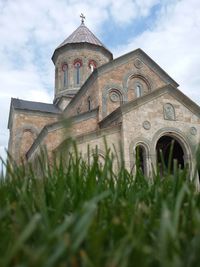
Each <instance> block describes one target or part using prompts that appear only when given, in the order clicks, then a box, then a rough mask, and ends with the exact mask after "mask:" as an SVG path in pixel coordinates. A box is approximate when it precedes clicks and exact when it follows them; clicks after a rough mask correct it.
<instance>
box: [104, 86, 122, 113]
mask: <svg viewBox="0 0 200 267" xmlns="http://www.w3.org/2000/svg"><path fill="white" fill-rule="evenodd" d="M123 102H124V94H123V91H122V89H121V87H120V86H119V85H111V86H110V85H109V86H106V87H105V88H104V90H103V96H102V115H103V117H106V116H107V115H108V114H110V113H111V112H112V111H114V110H115V109H117V108H118V107H119V106H120V105H121V104H123Z"/></svg>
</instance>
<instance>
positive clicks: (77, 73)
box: [74, 59, 82, 85]
mask: <svg viewBox="0 0 200 267" xmlns="http://www.w3.org/2000/svg"><path fill="white" fill-rule="evenodd" d="M81 67H82V61H81V60H80V59H77V60H75V62H74V68H75V83H76V85H79V84H80V80H81V73H80V69H81Z"/></svg>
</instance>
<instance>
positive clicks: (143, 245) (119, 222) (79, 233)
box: [0, 151, 200, 267]
mask: <svg viewBox="0 0 200 267" xmlns="http://www.w3.org/2000/svg"><path fill="white" fill-rule="evenodd" d="M39 162H40V164H39V165H38V169H37V170H39V171H37V172H36V171H35V168H34V167H33V166H31V165H29V166H21V167H17V166H14V164H11V163H7V164H6V168H7V173H6V175H3V174H2V177H1V179H0V266H1V267H6V266H12V267H14V266H18V267H26V266H27V267H32V266H34V267H35V266H37V267H40V266H41V267H50V266H56V267H57V266H58V267H64V266H72V267H79V266H83V267H90V266H91V267H92V266H95V267H102V266H105V267H128V266H130V267H133V266H137V267H143V266H152V267H158V266H163V267H169V266H170V267H173V266H174V267H177V266H188V267H189V266H194V267H197V266H199V263H200V195H199V193H197V192H196V190H195V187H194V185H193V183H192V182H191V181H190V180H189V179H188V172H187V171H186V170H182V171H181V170H178V169H176V170H175V174H174V175H171V174H170V173H168V172H166V174H165V176H164V177H160V176H159V175H154V177H153V181H152V179H148V178H146V177H144V176H143V174H142V173H141V172H140V170H139V171H138V172H137V174H136V176H135V177H133V176H132V175H131V174H130V173H129V172H128V171H127V170H126V169H125V168H124V167H123V166H121V168H120V169H119V172H118V173H117V174H116V173H114V172H113V158H112V155H111V154H110V152H109V151H108V152H107V155H106V160H105V164H104V166H101V165H100V164H99V162H98V156H97V155H96V154H95V155H94V157H93V161H92V163H90V165H88V164H87V163H86V162H85V161H84V160H83V159H82V158H81V157H80V156H78V153H74V155H73V156H71V157H69V164H67V163H66V162H64V161H62V160H61V161H60V163H59V164H54V165H53V166H49V165H50V164H49V163H48V160H47V158H46V157H42V158H41V159H40V161H39Z"/></svg>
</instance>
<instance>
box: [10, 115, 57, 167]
mask: <svg viewBox="0 0 200 267" xmlns="http://www.w3.org/2000/svg"><path fill="white" fill-rule="evenodd" d="M57 119H58V117H57V115H52V114H48V113H47V114H45V115H44V114H41V113H39V112H23V111H14V112H13V118H12V127H11V130H10V141H9V153H10V155H11V156H12V157H13V158H14V159H15V160H16V162H17V163H19V162H20V161H21V160H24V158H25V154H26V152H27V151H28V149H29V148H30V147H31V145H32V143H33V141H34V140H35V139H36V137H37V136H38V134H39V132H40V131H41V129H42V128H43V127H44V126H45V125H46V124H49V123H52V122H55V121H57Z"/></svg>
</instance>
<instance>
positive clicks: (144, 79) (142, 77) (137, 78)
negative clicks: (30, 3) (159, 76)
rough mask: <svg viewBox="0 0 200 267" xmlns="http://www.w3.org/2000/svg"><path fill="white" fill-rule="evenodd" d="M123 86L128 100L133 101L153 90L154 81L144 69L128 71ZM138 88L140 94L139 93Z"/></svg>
mask: <svg viewBox="0 0 200 267" xmlns="http://www.w3.org/2000/svg"><path fill="white" fill-rule="evenodd" d="M123 88H124V91H125V93H126V98H127V101H131V100H133V99H136V98H137V97H140V96H142V95H145V94H147V93H149V92H150V91H152V88H153V82H152V81H151V78H150V77H149V76H148V75H146V74H145V73H143V72H142V71H137V72H136V73H135V72H134V73H133V72H128V73H126V75H125V76H124V79H123ZM138 88H139V91H140V94H138Z"/></svg>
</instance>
